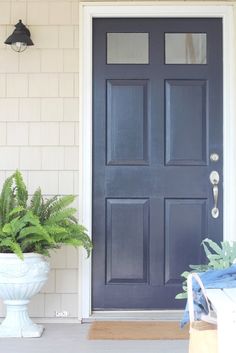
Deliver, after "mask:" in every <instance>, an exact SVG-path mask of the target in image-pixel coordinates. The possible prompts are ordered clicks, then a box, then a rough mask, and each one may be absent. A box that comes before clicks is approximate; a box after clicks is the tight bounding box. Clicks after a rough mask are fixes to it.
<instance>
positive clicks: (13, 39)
mask: <svg viewBox="0 0 236 353" xmlns="http://www.w3.org/2000/svg"><path fill="white" fill-rule="evenodd" d="M15 27H16V29H15V30H14V31H13V33H12V34H11V35H10V37H8V38H7V39H6V40H5V44H9V45H11V48H12V49H13V50H14V51H17V52H19V53H20V52H22V51H24V50H25V49H26V48H27V46H28V45H34V43H33V42H32V40H31V38H30V31H29V30H28V28H26V26H25V25H24V24H23V23H22V21H21V20H19V22H18V23H17V24H16V25H15Z"/></svg>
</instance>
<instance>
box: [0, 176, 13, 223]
mask: <svg viewBox="0 0 236 353" xmlns="http://www.w3.org/2000/svg"><path fill="white" fill-rule="evenodd" d="M13 180H14V174H13V175H12V176H10V177H9V178H7V179H6V180H5V182H4V184H3V187H2V192H1V196H0V214H1V220H0V221H1V224H2V225H3V224H4V223H6V222H8V221H9V213H10V212H11V210H12V209H13V208H14V206H15V197H14V192H13V188H12V185H13Z"/></svg>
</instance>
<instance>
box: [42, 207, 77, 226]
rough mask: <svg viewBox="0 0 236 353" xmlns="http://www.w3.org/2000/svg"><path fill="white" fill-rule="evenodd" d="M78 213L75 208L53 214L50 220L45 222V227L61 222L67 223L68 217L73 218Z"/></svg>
mask: <svg viewBox="0 0 236 353" xmlns="http://www.w3.org/2000/svg"><path fill="white" fill-rule="evenodd" d="M74 213H76V209H75V208H66V209H64V210H62V211H58V212H57V213H54V214H52V215H51V216H50V217H49V219H48V220H47V221H46V222H45V225H51V224H57V223H60V221H65V220H66V219H67V218H68V217H71V216H73V214H74Z"/></svg>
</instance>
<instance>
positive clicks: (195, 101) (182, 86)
mask: <svg viewBox="0 0 236 353" xmlns="http://www.w3.org/2000/svg"><path fill="white" fill-rule="evenodd" d="M206 93H207V91H206V82H205V81H201V80H168V81H166V94H165V96H166V164H168V165H206V159H207V151H206V146H207V145H208V144H207V141H206V137H207V136H206V132H207V125H208V124H207V120H208V116H207V111H206ZM189 112H191V118H190V117H189Z"/></svg>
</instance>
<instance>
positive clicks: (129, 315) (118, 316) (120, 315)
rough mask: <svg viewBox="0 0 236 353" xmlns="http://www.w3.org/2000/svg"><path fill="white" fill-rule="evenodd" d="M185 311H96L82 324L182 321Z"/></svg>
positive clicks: (84, 319)
mask: <svg viewBox="0 0 236 353" xmlns="http://www.w3.org/2000/svg"><path fill="white" fill-rule="evenodd" d="M182 316H183V310H150V311H94V312H93V313H92V315H91V316H90V317H89V318H83V320H82V322H83V323H86V322H93V321H110V320H111V321H119V320H121V321H180V320H181V319H182Z"/></svg>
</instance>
